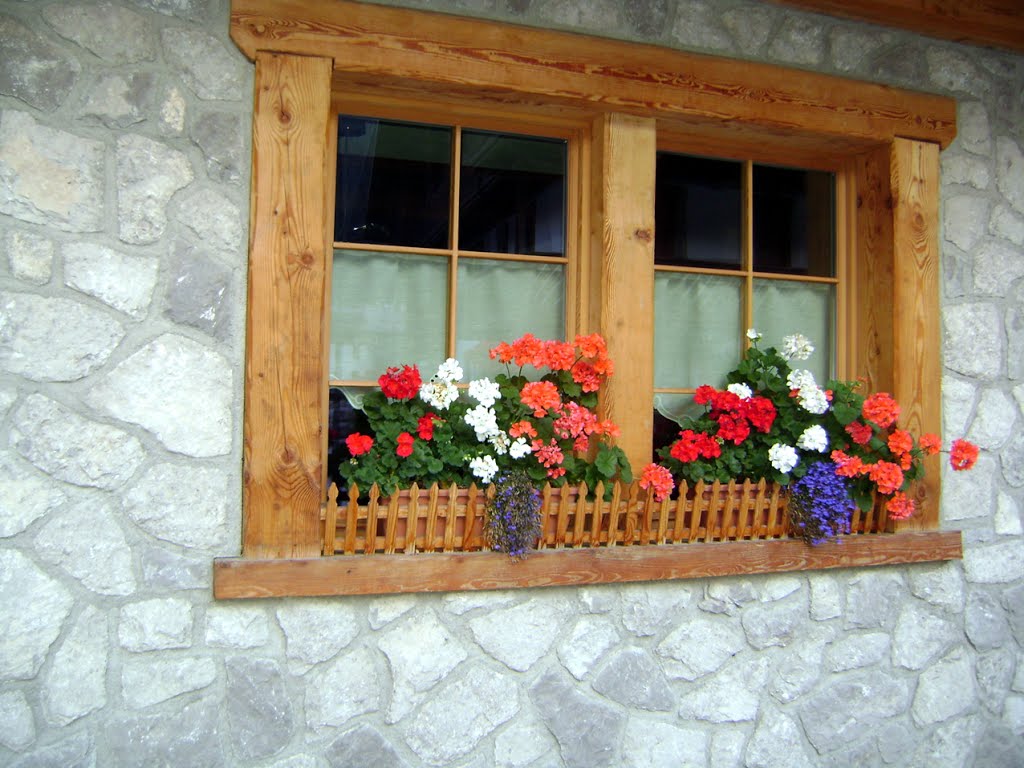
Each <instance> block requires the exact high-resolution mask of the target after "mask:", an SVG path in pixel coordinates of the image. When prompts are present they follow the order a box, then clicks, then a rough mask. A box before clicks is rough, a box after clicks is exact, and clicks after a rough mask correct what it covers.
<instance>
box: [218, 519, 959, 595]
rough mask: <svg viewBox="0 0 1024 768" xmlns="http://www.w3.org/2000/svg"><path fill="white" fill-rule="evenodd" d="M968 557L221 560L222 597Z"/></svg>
mask: <svg viewBox="0 0 1024 768" xmlns="http://www.w3.org/2000/svg"><path fill="white" fill-rule="evenodd" d="M961 557H963V550H962V545H961V540H960V532H959V531H942V532H939V531H931V532H919V533H900V534H895V535H892V534H880V535H870V536H850V537H847V538H845V539H844V540H843V542H842V543H841V544H822V545H819V546H816V547H812V546H809V545H807V544H805V543H803V542H802V541H799V540H788V539H787V540H777V541H732V542H720V543H701V544H668V545H660V546H649V547H599V548H594V549H563V550H541V551H538V552H534V553H533V554H531V555H530V556H529V557H528V558H527V559H525V560H522V561H519V562H512V561H510V560H509V558H508V557H507V556H506V555H504V554H501V553H497V552H472V553H459V554H419V555H372V556H363V555H352V556H336V557H322V558H315V559H309V560H274V561H269V560H267V561H260V560H245V559H240V558H230V559H219V560H216V561H214V569H213V591H214V597H215V598H217V599H218V600H230V599H237V598H263V597H287V596H291V597H310V596H318V595H366V594H384V593H394V592H452V591H456V590H481V589H509V588H512V587H557V586H580V585H584V584H606V583H614V584H622V583H626V582H635V581H654V580H661V579H700V578H708V577H713V576H734V575H740V574H752V573H773V572H791V571H803V570H820V569H825V568H858V567H865V566H877V565H896V564H901V563H921V562H936V561H941V560H956V559H960V558H961Z"/></svg>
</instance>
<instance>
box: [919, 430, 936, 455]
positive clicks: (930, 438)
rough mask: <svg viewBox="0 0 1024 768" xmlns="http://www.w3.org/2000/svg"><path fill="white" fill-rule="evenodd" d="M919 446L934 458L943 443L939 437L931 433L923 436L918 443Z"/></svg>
mask: <svg viewBox="0 0 1024 768" xmlns="http://www.w3.org/2000/svg"><path fill="white" fill-rule="evenodd" d="M917 444H918V445H920V446H921V450H923V451H924V452H925V453H927V454H928V455H929V456H934V455H935V454H936V453H938V452H939V449H940V448H941V447H942V441H941V440H940V439H939V436H938V435H933V434H931V433H928V434H924V435H921V439H920V440H918V441H917Z"/></svg>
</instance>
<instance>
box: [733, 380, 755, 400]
mask: <svg viewBox="0 0 1024 768" xmlns="http://www.w3.org/2000/svg"><path fill="white" fill-rule="evenodd" d="M727 389H728V390H729V391H730V392H732V393H733V394H734V395H736V396H737V397H738V398H739V399H740V400H749V399H750V398H752V397H753V396H754V390H752V389H751V388H750V387H748V386H747V385H746V384H730V385H729V386H728V387H727Z"/></svg>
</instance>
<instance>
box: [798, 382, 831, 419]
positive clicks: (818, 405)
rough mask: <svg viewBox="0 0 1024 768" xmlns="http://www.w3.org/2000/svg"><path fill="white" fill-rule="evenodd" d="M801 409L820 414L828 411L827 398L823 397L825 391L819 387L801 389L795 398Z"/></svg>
mask: <svg viewBox="0 0 1024 768" xmlns="http://www.w3.org/2000/svg"><path fill="white" fill-rule="evenodd" d="M797 399H798V400H799V401H800V405H801V407H802V408H803V409H804V410H805V411H807V412H809V413H816V414H819V415H820V414H822V413H824V412H825V411H827V410H828V398H827V397H825V390H823V389H822V388H821V387H818V386H814V387H803V388H801V389H800V394H799V395H798V396H797Z"/></svg>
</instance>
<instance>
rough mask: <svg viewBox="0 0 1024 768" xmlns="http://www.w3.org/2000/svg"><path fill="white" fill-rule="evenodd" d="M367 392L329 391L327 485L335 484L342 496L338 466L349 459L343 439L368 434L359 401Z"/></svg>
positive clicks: (334, 389)
mask: <svg viewBox="0 0 1024 768" xmlns="http://www.w3.org/2000/svg"><path fill="white" fill-rule="evenodd" d="M370 391H372V390H371V389H369V388H361V387H331V388H330V393H329V394H330V409H329V411H328V416H327V482H328V483H335V484H337V486H338V489H339V490H340V491H342V492H344V490H345V489H346V483H345V479H344V478H343V477H342V476H341V474H340V473H339V472H338V465H339V464H341V462H343V461H348V460H349V459H350V458H352V454H351V453H350V452H349V450H348V446H347V445H345V438H346V437H348V436H349V435H351V434H352V433H353V432H360V433H362V434H364V435H367V434H370V432H371V430H370V421H369V419H367V418H366V414H365V413H363V411H362V410H361V404H362V403H361V398H362V396H363V395H364V394H366V393H367V392H370Z"/></svg>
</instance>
